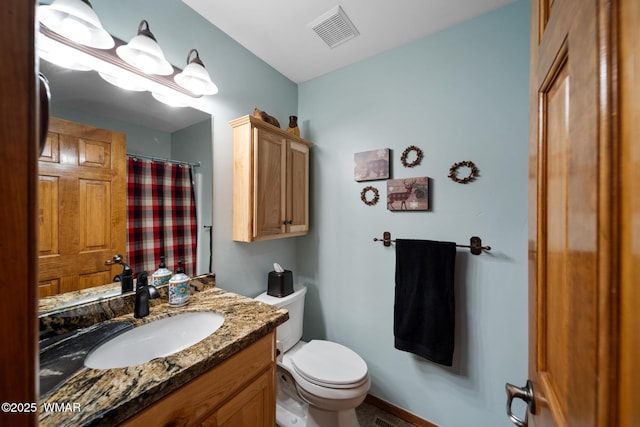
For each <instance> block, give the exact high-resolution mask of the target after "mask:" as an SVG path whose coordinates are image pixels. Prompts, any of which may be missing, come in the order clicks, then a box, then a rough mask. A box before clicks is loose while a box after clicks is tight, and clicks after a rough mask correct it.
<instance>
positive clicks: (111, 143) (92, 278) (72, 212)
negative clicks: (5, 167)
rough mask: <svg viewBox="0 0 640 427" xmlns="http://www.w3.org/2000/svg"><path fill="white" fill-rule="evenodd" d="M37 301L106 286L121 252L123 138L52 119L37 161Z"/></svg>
mask: <svg viewBox="0 0 640 427" xmlns="http://www.w3.org/2000/svg"><path fill="white" fill-rule="evenodd" d="M38 173H39V178H40V179H39V186H38V190H39V191H38V218H39V222H38V225H39V240H38V242H39V267H40V268H39V284H40V285H39V289H40V296H49V295H55V294H58V293H63V292H69V291H74V290H79V289H85V288H89V287H93V286H99V285H104V284H106V283H111V282H112V281H113V277H114V275H116V274H118V273H119V272H120V271H121V270H122V267H121V266H119V265H117V264H115V265H114V264H109V263H105V261H107V260H111V259H112V257H113V256H114V255H115V254H122V255H125V250H126V247H125V245H126V203H127V201H126V137H125V135H124V134H121V133H117V132H112V131H108V130H104V129H97V128H94V127H91V126H86V125H81V124H78V123H73V122H69V121H66V120H60V119H55V118H52V119H51V120H50V121H49V134H48V137H47V144H46V146H45V148H44V151H43V153H42V155H41V156H40V159H39V162H38Z"/></svg>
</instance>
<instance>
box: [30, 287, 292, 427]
mask: <svg viewBox="0 0 640 427" xmlns="http://www.w3.org/2000/svg"><path fill="white" fill-rule="evenodd" d="M154 301H157V300H154ZM189 311H213V312H216V313H220V314H222V315H224V316H225V319H224V324H223V325H222V326H221V327H220V329H218V330H217V331H216V332H215V333H213V334H212V335H210V336H209V337H207V338H205V339H204V340H202V341H200V342H199V343H197V344H195V345H193V346H191V347H189V348H187V349H185V350H183V351H180V352H178V353H176V354H173V355H170V356H167V357H165V358H157V359H153V360H151V361H149V362H146V363H143V364H140V365H137V366H132V367H127V368H117V369H105V370H101V369H89V368H86V367H84V365H83V363H81V362H82V361H83V360H84V355H86V352H88V351H89V350H91V348H93V347H94V346H96V345H97V344H98V343H99V342H100V340H104V339H106V338H109V337H110V334H113V333H117V332H118V331H122V330H125V329H129V328H131V325H134V326H135V325H141V324H145V323H149V322H152V321H154V320H157V319H161V318H164V317H169V316H172V315H176V314H179V313H184V312H189ZM288 317H289V316H288V313H287V311H286V310H283V309H278V308H276V307H273V306H270V305H267V304H264V303H261V302H258V301H255V300H253V299H250V298H248V297H244V296H241V295H237V294H234V293H232V292H228V291H225V290H223V289H220V288H216V287H213V288H210V289H205V290H203V291H201V292H195V293H194V294H192V296H191V301H190V303H189V304H188V305H186V306H183V307H177V308H176V307H169V305H168V304H167V303H166V299H165V300H164V301H163V302H162V303H160V304H155V305H153V306H152V307H151V310H150V315H149V316H147V317H145V318H143V319H135V318H134V317H133V314H132V313H128V314H126V315H120V316H117V317H113V318H111V319H108V320H104V321H101V322H99V323H96V324H95V325H92V326H88V327H81V328H79V329H75V330H70V331H67V332H65V333H66V335H64V334H63V335H57V336H54V337H49V338H44V339H42V340H41V345H42V343H43V342H44V341H46V340H47V339H48V340H49V341H50V342H49V343H48V344H46V345H45V346H44V347H46V346H49V347H53V348H55V347H56V345H57V344H56V341H57V342H62V341H65V342H66V345H69V347H68V348H70V349H71V350H70V351H71V352H72V353H74V354H70V355H66V356H74V355H75V360H76V362H75V364H76V365H75V367H73V368H72V369H71V372H70V373H67V377H66V378H65V379H64V380H63V381H62V382H61V383H57V384H56V383H55V381H54V383H53V386H51V384H50V385H49V386H50V387H51V390H49V391H47V392H45V393H44V394H43V395H42V396H41V399H40V405H39V408H40V425H41V426H56V427H58V426H90V425H116V424H118V423H120V422H122V421H124V420H125V419H127V418H129V417H131V416H132V415H134V414H135V413H137V412H139V411H140V410H142V409H143V408H145V407H147V406H149V405H151V404H152V403H154V402H156V401H157V400H159V399H161V398H162V397H164V396H166V395H168V394H169V393H171V392H172V391H174V390H176V389H178V388H180V387H181V386H183V385H184V384H186V383H187V382H188V381H190V380H192V379H193V378H195V377H197V376H199V375H201V374H202V373H204V372H206V371H208V370H209V369H211V368H213V367H214V366H216V365H218V364H220V363H221V362H222V361H224V360H225V359H227V358H228V357H230V356H232V355H233V354H235V353H237V352H238V351H240V350H242V349H243V348H245V347H247V346H248V345H250V344H252V343H254V342H256V341H257V340H259V339H260V338H262V337H263V336H265V335H266V334H268V333H269V332H270V331H272V330H274V329H275V328H276V327H277V326H279V325H280V324H282V323H284V322H285V321H286V320H287V319H288ZM42 322H43V321H42V319H41V325H42ZM45 323H46V322H45ZM46 351H49V350H46ZM78 355H79V357H78ZM41 357H42V356H41ZM64 357H65V356H64V355H63V356H62V357H58V356H56V357H55V359H56V360H60V363H62V364H65V363H66V362H64V360H63V359H64ZM70 359H73V357H70ZM78 360H80V363H78ZM54 365H55V364H54ZM72 365H73V363H72ZM55 371H56V369H55V367H54V366H53V367H52V365H51V363H49V364H45V365H43V366H41V372H40V375H41V378H43V377H46V376H48V375H56V374H59V372H55ZM55 404H57V405H58V406H57V407H54V409H55V410H51V408H52V406H51V405H55ZM47 408H49V411H47V410H46V409H47Z"/></svg>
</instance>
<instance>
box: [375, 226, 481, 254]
mask: <svg viewBox="0 0 640 427" xmlns="http://www.w3.org/2000/svg"><path fill="white" fill-rule="evenodd" d="M469 240H470V242H469V244H468V245H459V244H457V243H456V246H457V247H459V248H469V249H470V250H471V253H472V254H473V255H480V254H481V253H482V251H490V250H491V246H482V239H480V238H479V237H478V236H473V237H472V238H471V239H469ZM373 241H374V242H382V244H383V245H385V246H391V243H394V242H395V239H391V233H390V232H388V231H385V232H384V233H382V239H378V238H377V237H374V238H373Z"/></svg>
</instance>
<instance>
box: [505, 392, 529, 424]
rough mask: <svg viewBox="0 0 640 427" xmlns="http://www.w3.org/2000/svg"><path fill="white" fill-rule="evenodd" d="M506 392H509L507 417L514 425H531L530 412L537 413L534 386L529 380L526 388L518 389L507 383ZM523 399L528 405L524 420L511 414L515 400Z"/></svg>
mask: <svg viewBox="0 0 640 427" xmlns="http://www.w3.org/2000/svg"><path fill="white" fill-rule="evenodd" d="M504 387H505V390H506V391H507V415H508V416H509V419H510V420H511V422H512V423H514V424H515V425H517V426H518V427H527V425H529V420H528V417H529V412H531V413H532V414H535V413H536V402H535V399H534V398H533V384H532V383H531V381H530V380H527V384H526V385H525V386H524V387H516V386H515V385H513V384H509V383H506V384H505V386H504ZM514 398H515V399H521V400H523V401H524V402H525V403H526V404H527V411H525V413H524V420H521V419H520V418H518V417H516V416H515V415H513V412H511V403H512V402H513V399H514Z"/></svg>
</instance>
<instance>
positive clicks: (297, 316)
mask: <svg viewBox="0 0 640 427" xmlns="http://www.w3.org/2000/svg"><path fill="white" fill-rule="evenodd" d="M306 292H307V288H306V287H304V286H300V287H298V286H294V292H293V293H292V294H289V295H287V296H286V297H282V298H278V297H273V296H271V295H267V293H266V292H264V293H262V294H260V295H258V296H257V297H256V298H255V299H256V301H260V302H264V303H266V304H271V305H275V306H276V307H278V308H284V309H285V310H288V311H289V320H287V321H286V322H284V323H283V324H282V325H280V326H278V329H276V339H277V340H278V341H280V342H281V343H282V351H287V350H289V349H290V348H291V347H293V346H294V345H295V344H296V343H297V342H298V341H300V339H301V338H302V323H303V319H304V296H305V294H306Z"/></svg>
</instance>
